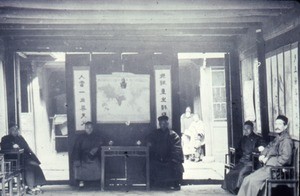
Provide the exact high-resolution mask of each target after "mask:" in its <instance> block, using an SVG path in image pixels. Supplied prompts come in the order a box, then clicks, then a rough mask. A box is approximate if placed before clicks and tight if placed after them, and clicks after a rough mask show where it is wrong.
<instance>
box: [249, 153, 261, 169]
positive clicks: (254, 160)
mask: <svg viewBox="0 0 300 196" xmlns="http://www.w3.org/2000/svg"><path fill="white" fill-rule="evenodd" d="M259 156H260V153H259V152H252V157H251V159H252V171H255V170H256V169H257V167H256V166H257V164H256V163H258V165H259V164H260V163H259V160H258V158H259Z"/></svg>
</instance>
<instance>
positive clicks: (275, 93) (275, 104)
mask: <svg viewBox="0 0 300 196" xmlns="http://www.w3.org/2000/svg"><path fill="white" fill-rule="evenodd" d="M271 66H272V92H273V116H274V117H275V118H276V116H278V114H279V107H278V71H277V57H276V55H274V56H272V57H271Z"/></svg>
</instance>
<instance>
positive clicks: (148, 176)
mask: <svg viewBox="0 0 300 196" xmlns="http://www.w3.org/2000/svg"><path fill="white" fill-rule="evenodd" d="M149 161H150V160H149V151H147V154H146V190H147V191H149V190H150V163H149Z"/></svg>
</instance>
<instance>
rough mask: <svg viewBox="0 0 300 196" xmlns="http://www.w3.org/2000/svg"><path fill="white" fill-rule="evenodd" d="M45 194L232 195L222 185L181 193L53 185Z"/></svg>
mask: <svg viewBox="0 0 300 196" xmlns="http://www.w3.org/2000/svg"><path fill="white" fill-rule="evenodd" d="M42 190H43V191H44V193H43V194H42V195H43V196H50V195H51V196H57V195H60V196H63V195H86V196H93V195H101V196H106V195H107V196H108V195H116V196H123V195H130V196H135V195H143V196H144V195H151V196H152V195H172V196H173V195H175V196H176V195H184V196H186V195H188V196H189V195H209V196H210V195H211V196H213V195H214V196H221V195H222V196H229V195H230V194H229V193H228V192H226V191H224V190H223V189H222V188H221V185H188V186H182V188H181V190H180V191H149V192H146V191H104V192H102V191H100V189H97V188H85V189H83V190H79V189H78V188H75V187H71V186H68V185H52V186H50V185H49V186H44V187H42Z"/></svg>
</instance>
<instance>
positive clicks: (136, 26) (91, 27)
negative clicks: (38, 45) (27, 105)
mask: <svg viewBox="0 0 300 196" xmlns="http://www.w3.org/2000/svg"><path fill="white" fill-rule="evenodd" d="M261 25H262V24H261V23H202V24H196V23H188V24H177V23H173V24H163V25H162V24H147V25H145V24H117V25H116V24H100V25H94V24H81V25H77V24H76V25H75V24H72V25H66V24H63V25H62V24H2V25H0V29H1V30H107V31H119V30H165V29H173V30H175V29H241V28H249V27H253V26H257V27H260V26H261Z"/></svg>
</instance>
